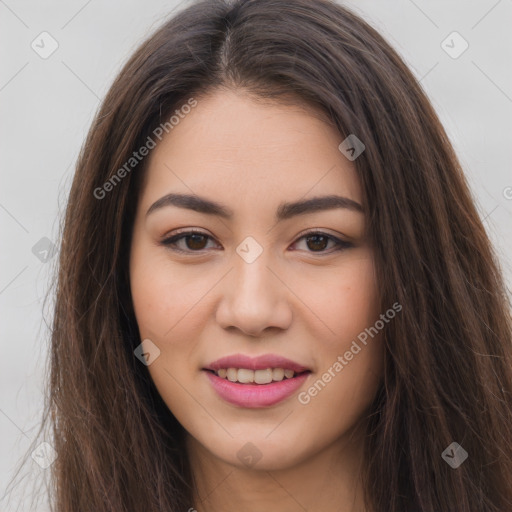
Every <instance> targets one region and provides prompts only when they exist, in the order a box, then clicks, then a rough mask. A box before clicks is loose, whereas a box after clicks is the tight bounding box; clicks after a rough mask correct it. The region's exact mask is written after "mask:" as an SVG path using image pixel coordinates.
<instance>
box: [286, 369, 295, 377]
mask: <svg viewBox="0 0 512 512" xmlns="http://www.w3.org/2000/svg"><path fill="white" fill-rule="evenodd" d="M293 374H294V371H293V370H285V371H284V376H285V377H286V378H287V379H291V378H292V377H293Z"/></svg>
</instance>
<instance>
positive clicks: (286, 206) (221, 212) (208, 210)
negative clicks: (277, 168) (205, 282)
mask: <svg viewBox="0 0 512 512" xmlns="http://www.w3.org/2000/svg"><path fill="white" fill-rule="evenodd" d="M166 206H177V207H179V208H186V209H188V210H193V211H195V212H199V213H205V214H207V215H216V216H218V217H222V218H224V219H227V220H229V219H232V218H233V216H234V212H233V210H231V209H230V208H228V207H227V206H225V205H223V204H220V203H217V202H215V201H212V200H210V199H206V198H204V197H200V196H197V195H193V194H167V195H165V196H163V197H161V198H160V199H158V200H157V201H155V202H154V203H153V204H152V205H151V206H150V207H149V209H148V211H147V212H146V217H147V216H148V215H149V214H151V213H153V212H155V211H156V210H159V209H160V208H164V207H166ZM335 208H345V209H347V210H352V211H354V212H360V213H362V212H363V207H362V206H361V205H360V204H359V203H358V202H356V201H354V200H353V199H349V198H348V197H343V196H337V195H328V196H319V197H313V198H311V199H304V200H300V201H295V202H291V203H281V204H280V205H279V206H278V208H277V211H276V217H275V220H276V221H277V222H279V221H283V220H287V219H290V218H292V217H295V216H297V215H306V214H308V213H314V212H318V211H324V210H333V209H335Z"/></svg>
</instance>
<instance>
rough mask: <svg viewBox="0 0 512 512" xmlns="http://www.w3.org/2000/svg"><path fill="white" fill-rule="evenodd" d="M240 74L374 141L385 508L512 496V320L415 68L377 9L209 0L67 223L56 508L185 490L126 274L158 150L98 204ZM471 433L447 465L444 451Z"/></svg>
mask: <svg viewBox="0 0 512 512" xmlns="http://www.w3.org/2000/svg"><path fill="white" fill-rule="evenodd" d="M220 87H226V88H241V89H244V90H246V91H248V92H250V93H252V94H253V95H254V97H256V98H263V99H266V100H271V101H276V102H280V101H283V102H284V101H288V102H289V101H290V98H291V97H293V98H294V101H296V102H298V103H303V104H306V103H307V104H310V105H313V106H314V107H315V108H316V109H317V110H318V112H321V113H322V115H325V116H326V118H328V119H329V120H330V121H331V122H332V125H333V126H334V127H335V128H336V129H337V130H338V131H339V133H340V142H341V141H342V140H343V139H344V138H345V137H346V136H348V135H349V134H352V133H353V134H356V136H357V137H358V138H359V139H360V140H362V141H363V142H364V144H365V146H366V149H365V151H364V153H363V154H362V155H361V156H360V157H359V158H357V160H356V161H355V162H354V163H355V165H356V169H357V172H358V175H359V177H360V180H361V183H362V187H363V193H364V204H365V208H366V215H367V219H368V226H369V233H370V236H371V239H372V242H373V247H374V250H375V260H376V266H377V272H378V274H377V275H378V281H379V287H380V293H381V297H380V300H381V301H382V304H383V305H389V304H392V303H394V302H396V301H398V302H399V303H400V304H401V305H402V306H403V309H402V312H401V314H400V316H399V317H397V318H396V319H395V321H394V322H391V323H390V324H389V325H388V326H387V328H386V330H384V332H383V340H384V344H385V347H386V356H385V357H386V358H385V375H384V378H383V382H382V386H381V387H380V389H379V392H378V393H377V395H376V397H375V400H374V402H373V404H372V409H371V413H370V421H369V427H368V431H367V435H366V438H365V439H366V441H365V442H366V444H365V455H366V456H365V461H364V464H365V466H364V468H365V469H364V474H363V481H364V486H365V496H366V502H367V506H368V509H369V510H372V511H378V512H380V511H393V512H402V511H403V512H412V511H415V512H416V511H422V512H433V511H436V512H452V511H455V510H457V511H458V512H475V511H479V512H505V511H507V512H509V511H510V510H512V406H511V396H512V334H511V332H512V328H511V319H510V304H509V300H508V297H507V294H506V291H505V287H504V284H503V281H502V277H501V275H500V270H499V268H498V263H497V260H496V257H495V255H494V253H493V251H492V248H491V245H490V242H489V239H488V237H487V235H486V233H485V231H484V228H483V225H482V222H481V220H480V219H479V216H478V214H477V211H476V209H475V206H474V203H473V200H472V197H471V194H470V192H469V189H468V186H467V184H466V181H465V179H464V176H463V173H462V170H461V167H460V164H459V163H458V161H457V158H456V156H455V154H454V151H453V149H452V146H451V144H450V142H449V140H448V137H447V135H446V133H445V131H444V129H443V128H442V126H441V124H440V122H439V120H438V118H437V116H436V114H435V112H434V110H433V108H432V107H431V105H430V103H429V101H428V99H427V97H426V95H425V93H424V92H423V91H422V89H421V87H420V85H419V83H418V81H417V80H416V79H415V77H414V76H413V75H412V73H411V72H410V71H409V70H408V68H407V67H406V65H405V64H404V63H403V62H402V60H401V59H400V58H399V56H398V55H397V53H396V52H395V51H394V50H393V49H392V48H391V47H390V46H389V44H388V43H387V42H386V41H384V40H383V38H382V37H381V36H380V35H379V34H378V33H377V32H376V31H375V30H374V29H373V28H371V27H370V26H369V25H368V24H367V23H366V22H364V21H363V20H361V19H360V18H359V17H358V16H356V15H355V14H353V13H352V12H351V11H350V10H348V9H346V8H344V7H342V6H340V5H337V4H335V3H333V2H329V1H328V0H315V1H312V0H279V1H277V0H246V1H242V0H236V1H228V0H206V1H201V2H196V3H194V4H192V5H191V6H189V7H188V8H186V9H185V10H183V11H181V12H179V13H178V14H177V15H175V16H173V17H172V19H170V20H169V21H167V22H166V23H165V24H164V25H163V26H162V27H161V28H160V29H158V31H156V32H155V33H154V34H153V35H152V36H151V37H150V38H149V39H148V40H147V41H146V42H144V43H143V44H142V45H141V46H140V48H139V49H138V50H137V51H136V52H135V54H134V55H133V56H132V57H131V58H130V59H129V61H128V62H127V64H126V65H125V66H124V68H123V69H122V71H121V73H120V74H119V76H118V77H117V79H116V80H115V82H114V83H113V85H112V87H111V89H110V90H109V92H108V94H107V96H106V98H105V100H104V102H103V104H102V106H101V109H100V110H99V112H98V114H97V116H96V119H95V121H94V122H93V125H92V127H91V129H90V132H89V134H88V137H87V140H86V142H85V145H84V146H83V148H82V151H81V154H80V157H79V161H78V164H77V167H76V172H75V176H74V181H73V185H72V189H71V193H70V196H69V203H68V206H67V210H66V214H65V221H64V226H63V232H62V246H61V252H60V260H59V273H58V281H57V287H56V304H55V311H54V319H53V329H52V333H51V353H50V359H49V369H50V378H49V381H48V391H47V397H48V398H47V404H46V407H47V408H46V414H45V417H44V422H43V427H44V426H46V425H50V426H51V428H52V436H53V440H52V444H53V446H54V448H55V450H56V452H57V454H58V457H57V459H56V460H55V462H54V463H53V465H52V466H51V468H50V469H49V471H51V476H52V479H51V492H52V504H53V507H54V510H56V511H58V512H76V511H80V512H85V511H95V512H96V511H100V510H101V511H116V512H119V511H135V510H145V511H147V512H150V511H162V510H169V511H178V510H187V509H189V508H190V507H191V506H192V505H193V503H192V498H191V496H192V493H191V482H192V478H191V472H190V468H189V465H188V461H187V457H186V453H184V444H183V442H182V441H183V434H184V432H183V428H182V427H181V425H179V423H178V422H177V421H176V419H175V418H174V416H173V415H172V413H171V412H170V411H169V410H168V408H167V407H166V405H165V404H164V402H163V401H162V399H161V398H160V396H159V394H158V393H157V391H156V389H155V387H154V385H153V384H152V382H151V379H150V377H149V373H148V372H147V369H146V368H145V367H144V366H143V365H142V364H141V363H140V361H139V360H138V359H137V358H136V357H135V356H134V353H133V351H134V348H135V347H136V346H137V345H139V344H140V342H141V340H140V338H139V333H138V328H137V323H136V320H135V316H134V312H133V308H132V304H131V297H130V287H129V275H128V265H127V263H128V258H129V246H130V236H131V229H132V224H133V219H134V212H135V207H136V203H137V198H138V191H139V189H140V180H141V176H142V175H143V170H144V167H145V161H142V162H141V163H139V164H138V165H137V166H136V167H135V168H134V169H133V170H132V171H131V172H127V173H126V175H125V176H123V179H122V180H120V181H119V182H116V183H115V186H112V187H110V190H109V191H108V194H106V195H105V197H103V198H100V199H98V198H97V197H96V196H97V195H98V194H96V195H95V193H94V191H95V190H97V189H98V188H101V187H103V186H104V184H105V182H107V181H108V180H109V179H111V178H112V176H114V174H115V173H116V172H117V171H118V169H120V168H121V167H122V166H123V165H124V164H125V163H126V162H127V161H128V160H129V158H130V156H131V155H132V153H133V152H134V151H135V150H137V149H138V148H139V147H141V146H142V145H143V144H144V142H145V141H146V140H147V137H148V136H150V135H151V133H153V131H154V129H155V127H157V126H158V125H159V124H160V123H165V122H166V121H167V120H168V118H169V116H170V115H172V112H173V111H175V110H176V109H177V108H178V107H179V106H180V105H183V104H184V103H185V102H187V101H188V100H189V99H190V98H191V97H194V98H197V99H198V101H200V98H201V95H202V94H204V93H207V92H209V91H211V90H214V89H216V88H220ZM452 442H457V443H459V444H460V445H461V446H462V447H463V448H464V449H465V450H466V452H467V453H468V455H469V456H468V459H467V460H466V461H465V462H464V463H463V464H462V465H460V466H459V467H458V468H457V469H454V468H452V467H450V465H448V464H447V463H446V462H445V460H443V457H442V456H441V454H442V453H443V451H444V450H445V449H446V448H447V447H448V446H449V445H451V443H452Z"/></svg>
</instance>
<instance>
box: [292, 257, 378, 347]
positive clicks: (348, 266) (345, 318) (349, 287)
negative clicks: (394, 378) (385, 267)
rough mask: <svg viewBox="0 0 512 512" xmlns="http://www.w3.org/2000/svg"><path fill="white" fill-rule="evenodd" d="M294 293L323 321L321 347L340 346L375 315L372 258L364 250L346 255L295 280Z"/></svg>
mask: <svg viewBox="0 0 512 512" xmlns="http://www.w3.org/2000/svg"><path fill="white" fill-rule="evenodd" d="M297 283H300V284H301V286H300V290H297V295H299V296H300V297H301V298H302V297H304V298H305V300H304V302H305V303H306V304H307V306H309V307H310V309H311V310H312V311H313V312H314V313H315V315H316V316H317V317H318V319H319V321H320V322H321V324H323V327H325V329H323V328H322V332H325V335H323V336H322V338H323V340H324V343H323V344H322V345H323V347H322V348H323V349H324V350H327V351H331V350H332V349H333V348H335V349H341V348H342V347H343V345H344V344H345V343H346V342H347V341H349V340H352V339H353V338H354V337H356V336H357V335H358V334H359V333H360V332H361V331H363V330H364V329H365V328H366V327H368V326H370V325H373V323H374V322H375V321H376V320H377V318H378V315H379V304H378V293H377V283H376V277H375V271H374V265H373V260H372V258H371V256H370V255H369V254H367V253H366V251H364V252H363V251H361V252H356V253H354V254H353V255H347V258H346V259H345V260H344V261H343V263H342V264H339V265H337V266H336V267H334V266H333V267H332V268H331V269H329V270H328V271H326V270H325V269H322V271H321V272H315V274H314V275H313V274H310V275H306V276H303V277H302V278H301V279H300V280H298V281H297Z"/></svg>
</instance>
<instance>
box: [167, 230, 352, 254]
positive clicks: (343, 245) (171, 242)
mask: <svg viewBox="0 0 512 512" xmlns="http://www.w3.org/2000/svg"><path fill="white" fill-rule="evenodd" d="M191 235H201V236H204V237H206V238H208V239H210V240H213V237H211V236H210V235H207V234H206V233H204V232H203V231H198V230H195V229H191V230H188V231H182V232H179V233H177V234H175V235H172V236H171V237H168V238H165V239H164V240H162V241H161V242H160V243H161V244H162V245H164V246H165V247H167V248H169V249H170V250H172V251H175V252H179V253H183V254H193V253H202V252H203V251H205V250H206V249H199V250H196V251H194V250H191V249H188V250H184V249H179V248H178V247H177V246H176V243H177V242H179V241H180V240H182V239H185V238H188V237H189V236H191ZM314 235H320V236H322V237H326V238H328V239H329V240H332V241H334V243H335V244H336V245H335V248H334V250H330V251H316V252H315V251H308V252H310V253H311V254H319V255H325V254H332V253H334V252H338V251H342V250H344V249H349V248H350V247H353V245H352V244H351V243H350V242H346V241H344V240H340V239H339V238H336V237H335V236H333V235H329V234H327V233H324V232H322V231H308V232H306V233H304V234H303V235H302V236H300V237H299V238H298V239H297V240H296V241H295V242H294V244H295V243H297V242H298V241H299V240H302V239H303V238H306V237H308V236H314Z"/></svg>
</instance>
